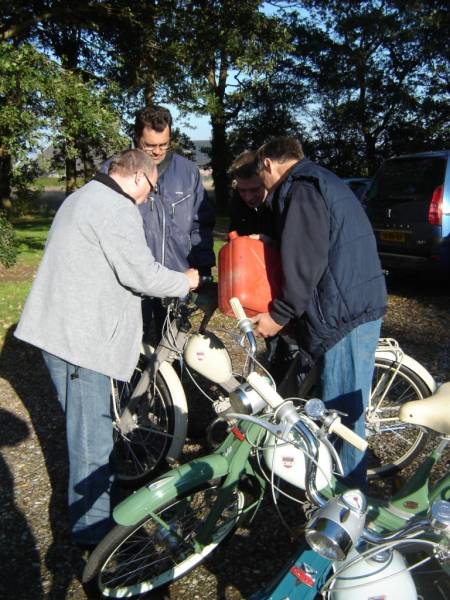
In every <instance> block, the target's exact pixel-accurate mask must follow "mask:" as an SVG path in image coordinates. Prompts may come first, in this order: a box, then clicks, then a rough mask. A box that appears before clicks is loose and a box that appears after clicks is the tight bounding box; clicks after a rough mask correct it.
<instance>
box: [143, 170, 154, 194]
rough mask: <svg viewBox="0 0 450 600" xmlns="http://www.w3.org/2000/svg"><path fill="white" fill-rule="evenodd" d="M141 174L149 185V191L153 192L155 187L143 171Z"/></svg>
mask: <svg viewBox="0 0 450 600" xmlns="http://www.w3.org/2000/svg"><path fill="white" fill-rule="evenodd" d="M142 175H143V176H144V177H145V179H146V180H147V183H148V185H149V186H150V192H154V191H155V189H156V187H155V186H154V185H153V183H152V182H151V181H150V179H149V177H148V175H147V173H144V171H142Z"/></svg>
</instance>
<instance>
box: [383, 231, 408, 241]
mask: <svg viewBox="0 0 450 600" xmlns="http://www.w3.org/2000/svg"><path fill="white" fill-rule="evenodd" d="M380 240H381V241H382V242H398V243H400V244H404V243H405V242H406V233H405V232H404V231H380Z"/></svg>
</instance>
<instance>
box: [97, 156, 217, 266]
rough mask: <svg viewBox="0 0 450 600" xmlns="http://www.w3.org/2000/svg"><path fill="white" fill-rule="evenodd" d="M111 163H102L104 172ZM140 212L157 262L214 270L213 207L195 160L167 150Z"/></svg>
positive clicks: (146, 235)
mask: <svg viewBox="0 0 450 600" xmlns="http://www.w3.org/2000/svg"><path fill="white" fill-rule="evenodd" d="M109 163H110V160H108V161H106V162H105V163H104V165H102V168H101V171H102V172H105V173H107V172H108V166H109ZM139 211H140V213H141V215H142V219H143V221H144V230H145V237H146V240H147V244H148V246H149V248H150V249H151V251H152V253H153V256H154V257H155V260H156V261H157V262H159V263H161V264H162V265H164V266H166V267H168V268H169V269H173V270H174V271H183V272H184V271H186V269H188V268H189V267H195V268H197V269H198V270H199V272H200V274H201V275H209V274H210V273H211V267H212V266H214V264H215V255H214V249H213V227H214V208H213V206H212V204H211V203H210V201H209V199H208V195H207V193H206V191H205V189H204V187H203V184H202V181H201V177H200V173H199V170H198V168H197V167H196V165H195V164H194V163H193V162H192V161H190V160H188V159H187V158H184V157H183V156H180V155H179V154H173V153H168V154H167V157H166V158H165V159H164V161H163V162H162V163H161V164H159V165H158V183H157V188H156V191H155V192H154V193H151V194H150V196H149V199H148V202H146V203H145V204H140V205H139Z"/></svg>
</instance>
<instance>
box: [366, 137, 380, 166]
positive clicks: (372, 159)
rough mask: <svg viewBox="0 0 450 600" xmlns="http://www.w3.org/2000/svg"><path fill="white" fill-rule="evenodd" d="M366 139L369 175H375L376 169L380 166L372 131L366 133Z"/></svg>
mask: <svg viewBox="0 0 450 600" xmlns="http://www.w3.org/2000/svg"><path fill="white" fill-rule="evenodd" d="M364 139H365V143H366V165H367V172H368V173H369V175H374V174H375V171H376V170H377V168H378V162H377V155H376V147H375V137H374V136H373V135H371V134H370V133H366V134H364Z"/></svg>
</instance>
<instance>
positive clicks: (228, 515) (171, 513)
mask: <svg viewBox="0 0 450 600" xmlns="http://www.w3.org/2000/svg"><path fill="white" fill-rule="evenodd" d="M220 493H221V488H220V486H219V484H218V482H216V483H209V484H206V486H205V487H203V488H202V489H198V488H196V489H195V490H192V491H188V492H185V493H184V494H181V495H179V496H177V497H173V498H172V499H170V500H169V501H167V500H166V501H165V502H164V504H161V506H160V507H157V508H155V509H154V511H153V512H154V514H155V518H154V517H152V516H148V517H146V518H145V519H143V520H142V521H141V522H140V523H139V524H137V525H135V526H130V527H123V526H120V525H118V526H116V527H115V528H114V529H113V530H112V531H111V532H110V533H109V534H108V535H107V536H106V538H105V539H104V540H103V541H102V542H101V544H99V546H97V548H96V549H95V551H94V552H93V553H92V554H91V556H90V558H89V560H88V563H87V565H86V568H85V570H84V573H83V585H84V587H85V590H86V592H87V593H88V595H90V596H93V595H94V594H95V595H96V597H98V595H100V596H101V597H107V598H134V597H136V596H140V595H142V594H144V593H147V592H152V591H155V590H158V589H160V588H162V587H164V586H166V585H167V584H168V583H170V582H172V581H174V580H175V579H178V578H179V577H182V576H183V575H185V574H186V573H187V572H188V571H190V570H192V569H193V568H194V567H196V566H197V565H199V564H200V563H201V562H203V561H204V560H205V558H206V557H207V556H208V555H209V554H211V552H212V551H213V550H214V549H215V548H216V547H217V546H218V545H219V544H220V543H221V542H222V541H223V540H224V539H225V537H226V536H227V535H228V534H230V533H231V532H232V531H233V529H234V528H235V527H236V526H237V524H238V522H239V520H240V518H241V516H242V514H243V512H242V511H243V508H244V506H245V494H244V492H242V491H240V490H238V489H235V490H234V491H233V493H232V496H231V498H230V499H229V500H228V501H227V503H226V505H225V506H224V507H223V509H222V511H221V513H220V515H219V517H218V518H217V520H216V522H215V525H214V527H213V532H212V534H211V535H210V536H209V538H208V539H207V540H206V541H203V543H201V532H202V528H203V527H204V524H205V521H206V519H207V517H208V515H209V514H210V513H211V511H212V509H213V508H214V506H215V503H216V501H217V499H218V497H219V495H220Z"/></svg>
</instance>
